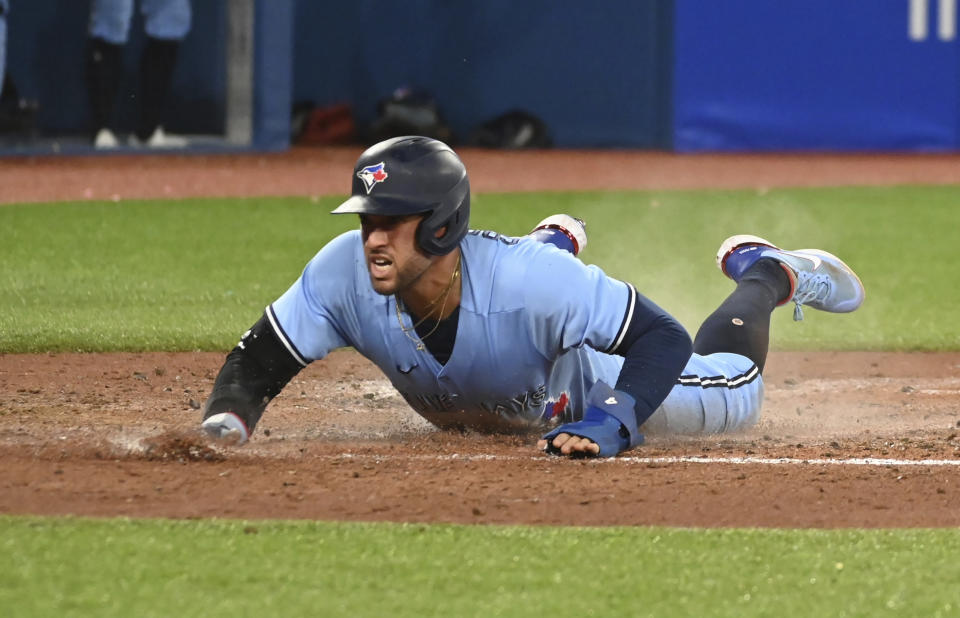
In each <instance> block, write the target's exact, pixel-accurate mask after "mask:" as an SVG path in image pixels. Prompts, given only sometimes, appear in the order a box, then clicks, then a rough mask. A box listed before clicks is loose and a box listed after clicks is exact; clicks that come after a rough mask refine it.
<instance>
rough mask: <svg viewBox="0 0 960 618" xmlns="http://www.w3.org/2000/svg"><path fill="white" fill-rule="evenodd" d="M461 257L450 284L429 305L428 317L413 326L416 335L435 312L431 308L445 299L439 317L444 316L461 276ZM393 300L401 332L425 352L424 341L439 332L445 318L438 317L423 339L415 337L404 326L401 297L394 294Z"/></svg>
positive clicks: (420, 350)
mask: <svg viewBox="0 0 960 618" xmlns="http://www.w3.org/2000/svg"><path fill="white" fill-rule="evenodd" d="M460 257H461V256H459V255H458V256H457V267H456V268H454V269H453V274H452V275H451V276H450V283H448V284H447V287H446V288H445V289H444V290H443V292H442V293H441V294H439V295H438V296H437V297H436V298H434V299H433V302H431V303H430V304H429V305H427V309H428V311H427V315H426V316H424V317H422V318H420V321H419V322H417V323H416V324H414V325H413V329H412V330H413V332H414V333H416V331H417V327H418V326H420V325H421V324H423V323H424V322H425V321H426V319H427V318H429V317H430V314H431V313H433V312H432V311H429V309H430V308H431V307H434V306H436V304H437V302H438V301H439V300H440V299H441V298H443V304H442V305H440V313H439V314H438V315H439V316H442V315H443V311H444V310H445V309H446V308H447V298H448V297H449V296H450V290H452V289H453V284H454V283H455V282H456V280H457V277H459V276H460ZM393 299H394V305H395V306H396V308H397V323H398V324H400V330H402V331H403V334H404V335H406V336H407V339H409V340H410V341H412V342H413V343H415V344H417V351H419V352H422V351H424V350H425V349H426V346H425V345H424V344H423V340H424V339H426V338H427V337H429V336H430V335H432V334H433V333H435V332H437V329H438V328H440V322H442V321H443V318H442V317H438V318H437V323H436V324H434V325H433V328H432V329H431V330H430V332H429V333H427V334H426V335H424V336H423V337H420V336H417V337H414V336H413V335H411V334H410V330H411V329H408V328H407V327H406V326H404V325H403V316H402V315H400V303H401V302H402V301H401V300H400V295H399V294H394V295H393Z"/></svg>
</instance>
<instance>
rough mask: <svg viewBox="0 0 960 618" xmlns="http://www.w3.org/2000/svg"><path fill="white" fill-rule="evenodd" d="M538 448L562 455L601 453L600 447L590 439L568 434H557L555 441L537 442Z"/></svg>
mask: <svg viewBox="0 0 960 618" xmlns="http://www.w3.org/2000/svg"><path fill="white" fill-rule="evenodd" d="M551 447H552V448H551ZM537 448H539V449H540V450H541V451H548V452H551V451H552V452H553V453H557V454H560V455H579V454H583V455H598V454H599V453H600V445H599V444H597V443H596V442H594V441H593V440H591V439H590V438H584V437H581V436H573V435H570V434H568V433H561V434H557V435H556V436H554V438H553V440H540V441H538V442H537Z"/></svg>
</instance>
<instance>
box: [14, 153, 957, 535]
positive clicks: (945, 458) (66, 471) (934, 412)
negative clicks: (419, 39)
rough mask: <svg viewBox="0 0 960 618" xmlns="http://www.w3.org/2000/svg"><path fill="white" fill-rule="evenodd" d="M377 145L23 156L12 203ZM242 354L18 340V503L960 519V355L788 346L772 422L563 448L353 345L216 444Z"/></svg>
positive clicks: (528, 515)
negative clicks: (552, 451) (407, 381)
mask: <svg viewBox="0 0 960 618" xmlns="http://www.w3.org/2000/svg"><path fill="white" fill-rule="evenodd" d="M356 154H357V152H356V150H355V149H331V150H297V151H294V152H292V153H286V154H283V155H275V156H248V157H188V156H168V157H139V158H123V157H90V158H85V159H66V158H65V159H23V160H4V161H0V186H2V187H3V193H2V195H0V202H18V201H43V200H59V199H91V198H92V199H110V198H114V196H116V198H115V199H126V198H132V197H162V196H174V197H176V196H187V195H205V194H215V195H320V194H326V193H344V192H345V188H344V187H343V185H346V183H347V177H346V173H345V171H344V170H349V169H350V167H351V166H352V162H353V159H354V158H355V156H356ZM464 159H465V161H466V162H467V165H468V168H469V169H470V170H471V177H472V181H473V185H474V187H475V188H476V190H478V191H494V190H508V189H511V190H514V189H515V190H528V189H529V190H534V189H543V188H551V189H574V188H632V187H636V188H644V187H646V188H671V187H765V186H782V185H789V186H809V185H812V184H827V185H840V184H872V183H884V184H901V183H956V182H960V165H958V163H960V158H956V157H949V156H933V157H880V156H870V157H857V156H850V157H844V156H824V157H818V156H813V155H809V156H796V157H790V156H772V157H716V156H698V157H678V156H675V155H660V154H651V153H626V152H608V153H563V152H550V153H514V154H510V155H507V156H502V155H497V154H492V153H482V152H470V151H468V152H465V153H464ZM617 162H619V165H620V167H619V168H615V167H614V166H615V165H616V164H617ZM611 170H613V171H611ZM521 172H522V173H521ZM576 172H579V173H576ZM133 174H136V177H137V179H138V181H137V182H135V183H132V182H131V181H130V177H131V175H133ZM584 174H585V175H584ZM41 178H42V179H43V180H42V182H41V181H40V179H41ZM225 187H226V189H224V188H225ZM222 356H223V355H222V354H211V353H188V354H105V355H104V354H100V355H94V354H90V355H76V354H56V355H53V354H51V355H43V354H41V355H0V469H2V472H0V513H35V514H78V515H97V516H111V515H130V516H165V517H244V518H259V517H271V518H274V517H275V518H316V519H338V520H357V519H360V520H393V521H424V522H425V521H449V522H462V523H548V524H577V525H615V524H625V525H634V524H666V525H679V526H789V527H838V526H870V527H873V526H883V527H887V526H957V525H960V406H958V405H957V404H958V402H960V353H950V354H921V353H911V354H893V353H867V352H849V353H838V352H829V353H810V352H803V353H800V352H795V353H783V352H781V353H774V354H772V355H771V357H770V360H769V362H768V365H767V367H768V368H767V373H766V376H765V379H766V384H767V403H766V407H765V410H764V414H763V418H762V421H761V423H760V425H759V426H758V427H756V428H755V429H753V430H751V431H750V432H748V433H744V434H741V435H736V436H723V437H716V438H706V439H704V438H701V439H693V438H666V437H651V438H650V439H649V441H648V444H647V445H645V446H644V447H641V448H639V449H636V450H635V451H632V452H631V453H629V454H628V456H627V457H621V458H618V459H615V460H608V461H584V460H580V461H569V460H561V459H557V458H552V457H547V456H545V455H542V454H540V453H538V452H537V451H536V450H535V448H534V442H535V439H536V437H535V436H530V437H505V436H478V435H470V434H450V433H445V432H438V431H435V430H433V429H432V428H431V427H430V426H428V425H427V424H426V423H425V422H423V421H422V420H420V419H419V417H417V416H416V415H415V414H414V413H413V412H412V411H410V410H409V409H408V408H407V407H406V405H405V404H404V403H403V402H402V400H401V399H400V398H399V397H398V396H397V395H396V394H395V393H394V392H393V391H392V389H391V387H390V385H389V383H387V382H386V381H385V380H384V379H383V378H382V376H381V375H380V374H379V372H378V371H377V370H376V368H374V367H373V366H372V365H370V364H369V363H368V362H367V361H366V360H364V359H363V358H361V357H359V356H358V355H357V354H355V353H352V352H337V353H334V354H333V355H332V356H331V357H330V358H328V359H326V360H324V361H322V362H320V363H315V364H314V365H312V366H310V367H308V368H307V369H306V370H304V371H303V372H302V373H301V374H300V375H299V376H297V378H295V379H294V381H293V382H292V383H291V384H290V385H289V386H288V387H287V389H286V390H285V391H284V393H282V394H281V395H280V396H279V397H278V398H277V399H276V400H275V401H274V403H273V404H272V405H271V408H270V409H269V410H268V412H267V414H266V416H265V418H264V420H263V421H262V423H261V424H260V426H259V427H258V431H257V434H256V435H255V437H254V439H253V440H252V441H251V443H250V444H248V445H246V446H244V447H242V448H239V449H229V448H226V449H225V448H220V447H215V446H212V445H210V444H209V443H207V442H206V441H205V440H203V439H202V438H201V437H200V436H199V435H198V434H197V433H196V426H197V423H198V420H199V416H200V412H199V410H198V409H197V408H198V407H199V405H200V403H201V402H202V401H203V400H204V399H205V397H206V395H207V394H208V393H209V391H210V388H211V386H212V384H213V378H214V376H215V374H216V372H217V370H218V369H219V366H220V364H221V362H222ZM811 460H816V461H811Z"/></svg>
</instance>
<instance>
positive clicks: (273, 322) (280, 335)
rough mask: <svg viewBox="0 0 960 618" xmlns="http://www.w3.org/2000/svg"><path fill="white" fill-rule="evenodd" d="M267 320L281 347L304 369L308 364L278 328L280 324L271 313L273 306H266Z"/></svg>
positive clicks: (285, 334) (280, 327) (281, 328)
mask: <svg viewBox="0 0 960 618" xmlns="http://www.w3.org/2000/svg"><path fill="white" fill-rule="evenodd" d="M266 314H267V319H268V320H270V326H272V327H273V332H274V333H275V334H276V335H277V338H278V339H279V340H280V343H282V344H283V347H285V348H287V351H288V352H290V355H291V356H293V358H294V360H296V361H297V362H298V363H300V365H301V366H303V367H306V366H307V365H308V364H309V363H307V361H305V360H304V359H303V355H302V354H300V351H299V350H297V346H295V345H293V342H292V341H290V337H288V336H287V333H285V332H283V327H282V326H280V322H279V321H278V320H277V316H276V315H275V314H274V313H273V305H272V304H271V305H267V310H266Z"/></svg>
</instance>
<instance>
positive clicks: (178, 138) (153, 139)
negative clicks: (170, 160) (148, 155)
mask: <svg viewBox="0 0 960 618" xmlns="http://www.w3.org/2000/svg"><path fill="white" fill-rule="evenodd" d="M189 145H190V142H189V140H187V138H186V137H184V136H182V135H171V134H169V133H165V132H164V130H163V127H157V128H156V129H154V131H153V134H152V135H151V136H150V137H149V138H148V139H147V148H186V147H187V146H189Z"/></svg>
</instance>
